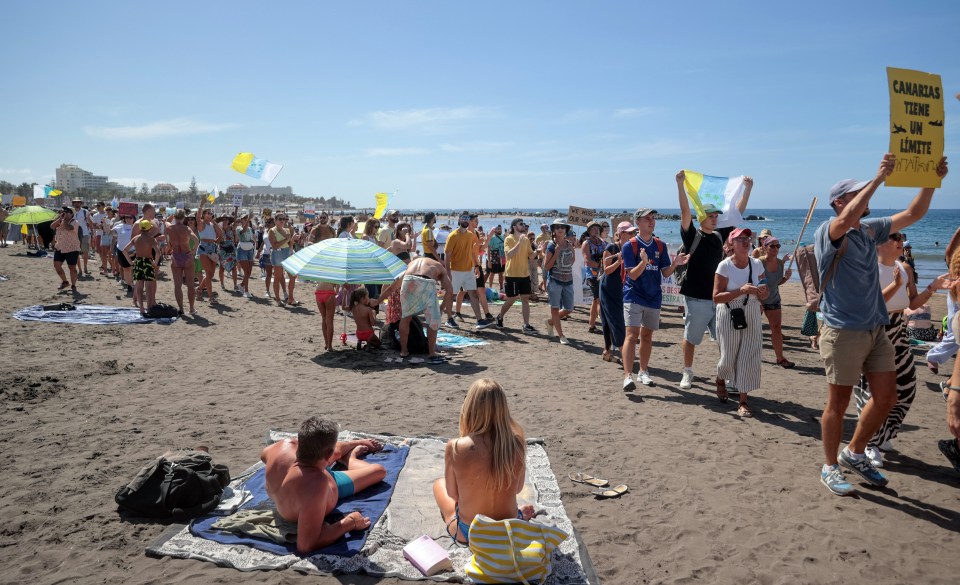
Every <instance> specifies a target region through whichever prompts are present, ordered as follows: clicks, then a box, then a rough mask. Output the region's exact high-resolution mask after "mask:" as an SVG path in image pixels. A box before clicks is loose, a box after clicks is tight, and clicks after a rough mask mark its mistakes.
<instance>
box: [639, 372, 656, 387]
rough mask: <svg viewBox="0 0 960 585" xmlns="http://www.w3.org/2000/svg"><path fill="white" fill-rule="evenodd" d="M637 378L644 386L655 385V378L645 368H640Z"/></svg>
mask: <svg viewBox="0 0 960 585" xmlns="http://www.w3.org/2000/svg"><path fill="white" fill-rule="evenodd" d="M637 379H638V380H640V383H641V384H643V385H644V386H653V378H651V377H650V374H648V373H647V372H645V371H643V370H640V373H639V374H637Z"/></svg>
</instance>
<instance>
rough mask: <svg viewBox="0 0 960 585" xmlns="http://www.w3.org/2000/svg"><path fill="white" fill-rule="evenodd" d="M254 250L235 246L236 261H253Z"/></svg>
mask: <svg viewBox="0 0 960 585" xmlns="http://www.w3.org/2000/svg"><path fill="white" fill-rule="evenodd" d="M253 253H254V250H252V249H250V250H244V249H242V248H237V262H253Z"/></svg>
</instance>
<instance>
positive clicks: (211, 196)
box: [207, 185, 220, 203]
mask: <svg viewBox="0 0 960 585" xmlns="http://www.w3.org/2000/svg"><path fill="white" fill-rule="evenodd" d="M217 197H220V190H219V189H217V186H216V185H214V186H213V191H211V192H210V194H209V195H207V201H209V202H210V203H213V202H214V201H216V200H217Z"/></svg>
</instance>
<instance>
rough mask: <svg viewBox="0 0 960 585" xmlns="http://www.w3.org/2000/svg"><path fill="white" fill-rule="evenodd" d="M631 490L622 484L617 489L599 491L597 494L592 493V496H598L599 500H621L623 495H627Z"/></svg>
mask: <svg viewBox="0 0 960 585" xmlns="http://www.w3.org/2000/svg"><path fill="white" fill-rule="evenodd" d="M629 490H630V488H628V487H627V486H626V484H622V483H621V484H620V485H618V486H616V487H612V488H607V489H605V490H597V491H595V492H590V493H591V494H593V495H595V496H597V497H598V498H619V497H620V496H622V495H623V494H625V493H627V492H628V491H629Z"/></svg>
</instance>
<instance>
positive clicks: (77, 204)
mask: <svg viewBox="0 0 960 585" xmlns="http://www.w3.org/2000/svg"><path fill="white" fill-rule="evenodd" d="M71 204H72V205H73V214H74V219H76V220H77V222H78V223H79V224H80V228H79V233H80V259H81V260H83V272H84V274H86V275H87V276H89V275H90V268H89V266H87V264H88V262H89V260H90V237H91V234H93V228H94V226H93V221H92V220H91V219H90V218H91V214H90V211H89V210H88V209H87V208H85V207H83V199H79V198H74V200H73V201H71Z"/></svg>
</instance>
